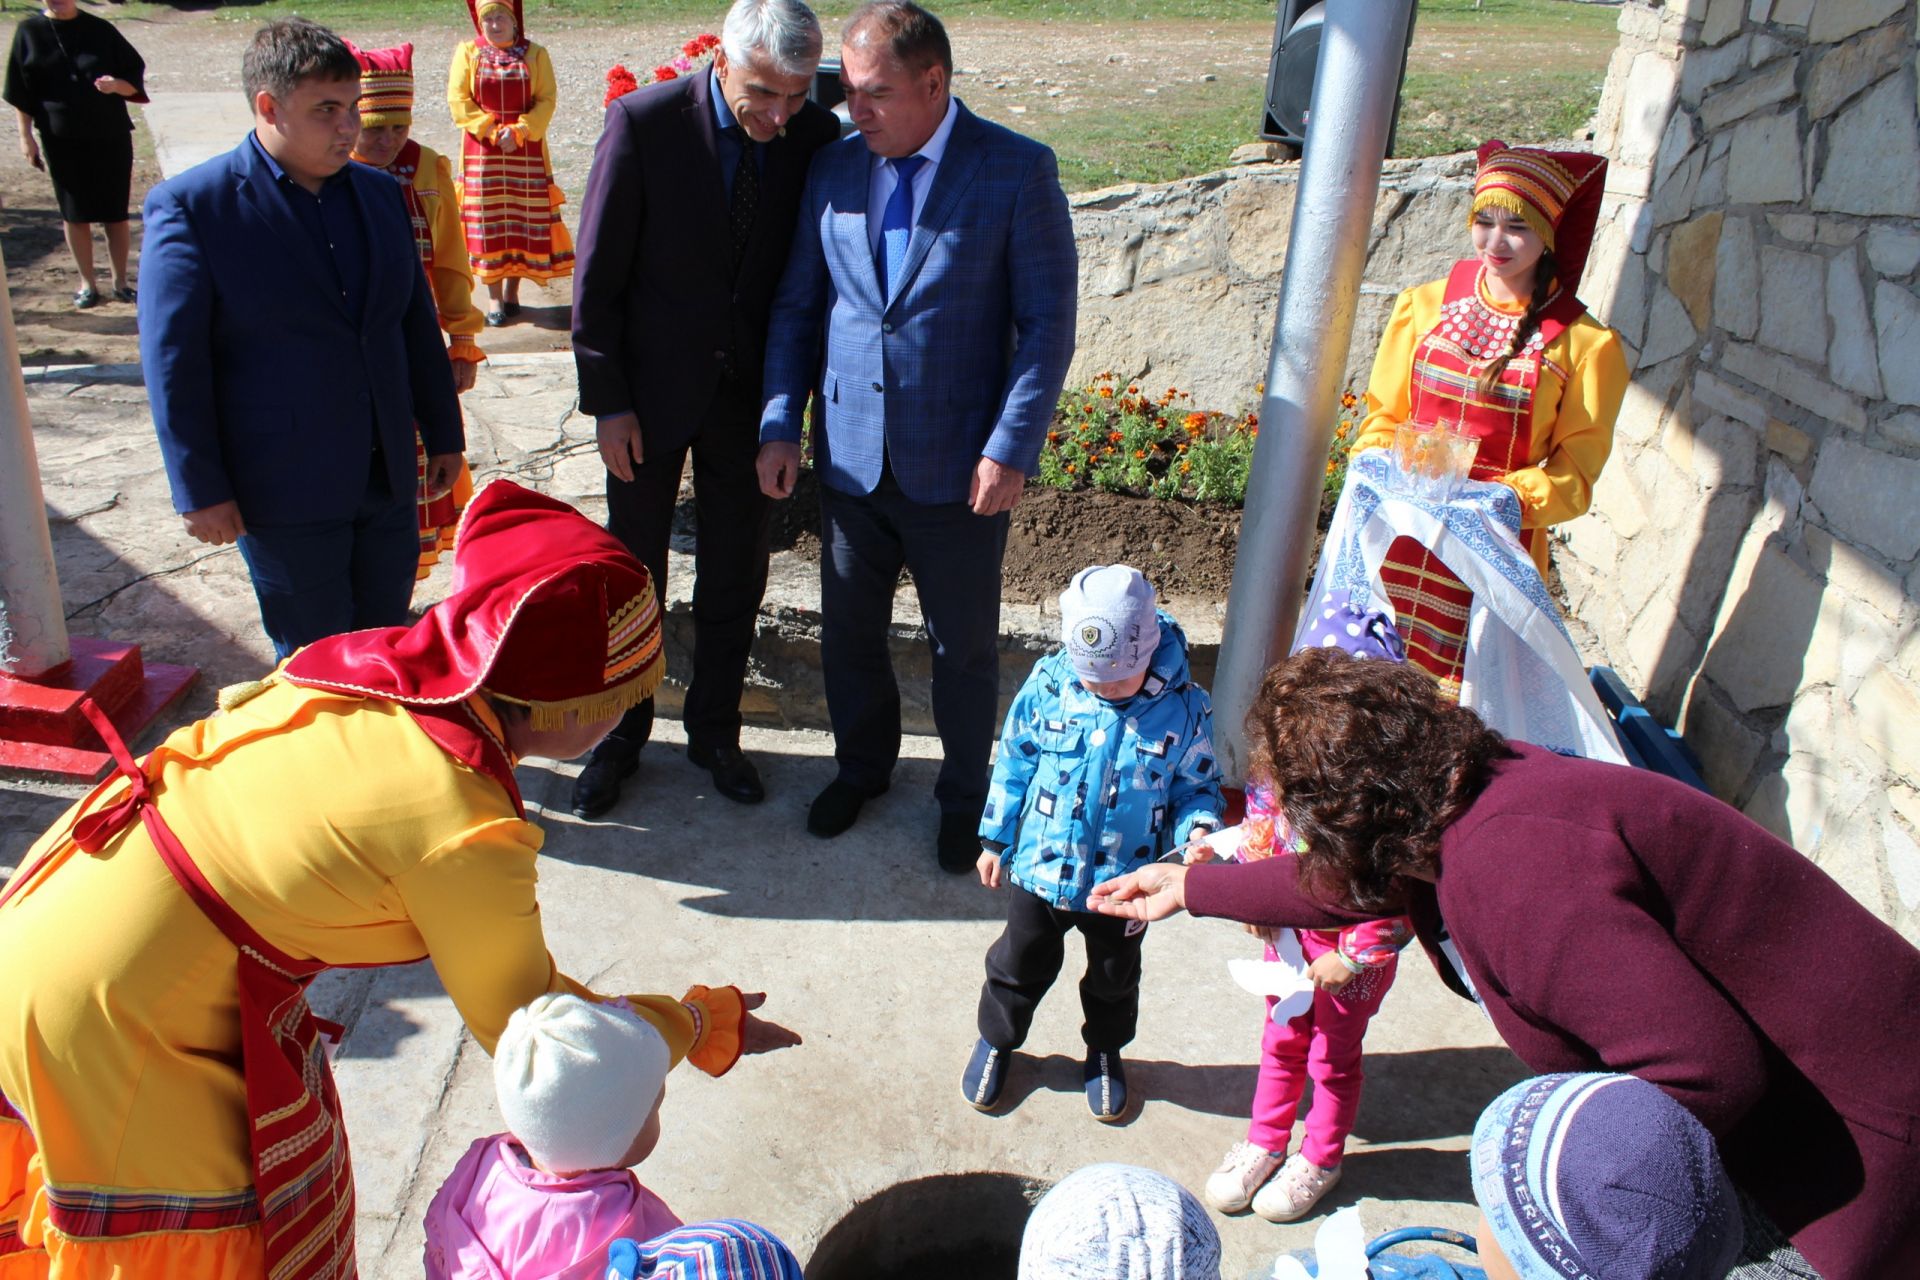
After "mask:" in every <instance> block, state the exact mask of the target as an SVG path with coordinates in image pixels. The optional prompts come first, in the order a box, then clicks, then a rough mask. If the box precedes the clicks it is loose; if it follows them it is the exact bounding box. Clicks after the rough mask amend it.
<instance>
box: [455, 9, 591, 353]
mask: <svg viewBox="0 0 1920 1280" xmlns="http://www.w3.org/2000/svg"><path fill="white" fill-rule="evenodd" d="M467 12H468V13H469V14H471V15H472V17H473V29H474V33H475V35H476V37H477V38H476V39H473V40H468V41H466V42H465V43H463V44H462V45H461V46H460V47H459V48H458V49H455V50H454V51H453V64H452V66H451V67H449V68H448V71H447V105H448V107H450V108H451V109H452V111H453V122H454V123H455V124H456V125H458V126H460V130H461V132H462V133H463V134H464V135H465V136H464V137H462V138H461V140H460V159H461V166H460V173H461V178H460V183H461V200H460V217H461V220H462V221H463V222H464V223H465V224H466V228H467V256H468V257H469V258H471V259H472V261H473V273H474V275H476V276H478V277H479V278H480V280H481V281H482V282H483V283H484V284H485V285H486V286H487V298H488V301H489V303H490V304H491V305H490V306H489V308H488V310H487V323H488V324H490V325H501V324H505V323H506V322H507V320H508V319H509V318H510V317H512V316H514V315H517V314H518V313H519V311H520V282H521V281H522V280H537V281H539V282H540V283H542V284H545V283H546V282H547V281H549V280H556V279H559V278H560V277H562V276H570V275H572V274H573V240H572V238H571V237H570V236H568V235H567V228H566V226H565V225H564V224H563V223H561V221H560V206H561V204H562V203H563V202H564V201H565V197H564V196H563V195H562V194H561V192H560V188H559V186H558V185H557V184H555V182H554V180H553V164H552V162H551V161H550V160H549V158H548V156H547V144H546V137H547V125H548V124H549V123H551V122H552V120H553V108H554V103H555V100H556V98H557V96H558V92H559V91H558V88H557V84H556V82H555V80H554V77H553V60H552V59H551V58H549V57H548V56H547V51H546V50H545V49H543V48H541V47H540V46H539V45H537V44H534V43H533V42H532V41H530V40H528V39H527V24H526V19H525V17H524V16H523V15H522V12H521V5H520V0H467Z"/></svg>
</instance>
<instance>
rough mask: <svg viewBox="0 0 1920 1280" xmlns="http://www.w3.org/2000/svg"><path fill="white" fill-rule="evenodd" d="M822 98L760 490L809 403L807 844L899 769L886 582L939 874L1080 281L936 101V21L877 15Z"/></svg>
mask: <svg viewBox="0 0 1920 1280" xmlns="http://www.w3.org/2000/svg"><path fill="white" fill-rule="evenodd" d="M840 59H841V80H842V82H843V84H844V86H845V88H846V91H847V106H848V109H849V110H850V112H851V113H852V116H853V122H854V124H855V125H856V126H857V127H858V129H859V136H858V137H854V138H849V139H847V140H845V141H843V142H841V143H839V144H837V145H834V146H830V147H827V148H825V149H824V150H822V151H821V152H820V154H819V155H818V156H816V157H815V158H814V162H813V170H812V172H811V174H810V175H809V176H808V180H807V190H806V195H805V197H804V198H803V200H802V202H801V209H800V225H799V228H798V230H797V232H796V234H795V238H794V244H793V251H792V254H791V255H790V257H789V259H788V262H787V271H786V276H785V277H784V278H783V279H782V281H781V284H780V292H779V293H778V294H777V295H776V297H775V299H774V309H773V326H772V330H771V334H772V336H771V339H770V341H769V344H768V349H767V366H766V394H767V407H766V411H765V412H764V413H763V414H762V416H761V422H760V456H759V461H758V467H759V473H760V484H761V487H762V489H764V490H765V491H766V492H767V493H768V494H769V495H770V496H773V497H776V498H783V497H786V496H787V495H788V494H790V493H791V492H792V491H793V482H794V477H795V475H796V473H797V472H798V469H799V465H800V424H801V413H802V410H803V409H804V408H805V406H806V402H807V396H808V393H809V392H810V391H814V392H817V396H816V399H815V402H814V403H815V406H816V412H815V416H814V421H813V432H814V435H813V441H814V466H815V467H816V469H817V470H818V471H819V473H820V479H821V496H820V505H821V541H822V543H823V546H822V554H821V566H820V578H821V614H822V626H823V636H822V662H823V668H824V671H823V674H824V676H825V680H826V687H827V710H828V713H829V715H830V717H831V718H832V721H833V735H834V756H835V760H836V762H837V764H838V774H837V776H836V777H835V778H834V780H833V782H832V783H830V784H829V785H828V786H827V788H826V789H825V790H824V791H822V792H821V793H820V795H819V796H818V797H816V798H815V800H814V802H813V807H812V808H811V809H810V810H809V811H808V814H807V828H808V830H810V831H812V832H813V833H814V834H816V835H821V836H833V835H838V834H839V833H840V832H842V831H844V830H846V829H847V827H849V826H851V825H852V824H853V822H854V820H855V819H856V818H857V817H858V816H859V813H860V809H861V806H862V804H863V803H864V802H865V801H866V800H867V799H869V798H871V797H873V796H876V795H878V794H880V793H881V792H882V791H885V790H886V789H887V787H888V785H889V783H890V781H891V779H892V774H893V767H894V764H895V762H896V761H897V760H898V758H899V754H900V693H899V686H898V685H897V684H896V683H895V679H894V673H893V666H892V662H891V660H890V658H889V656H888V653H887V625H888V623H889V621H890V619H891V617H892V611H893V591H894V586H895V583H896V582H897V580H898V578H899V574H900V570H901V568H902V567H903V566H904V567H905V568H907V569H908V570H909V571H910V572H911V573H912V575H913V581H914V586H915V588H916V590H917V591H918V592H919V596H920V608H921V613H922V615H923V616H924V618H925V620H926V627H927V639H928V642H929V643H930V645H931V647H932V651H933V715H934V723H935V726H936V727H937V728H938V730H939V732H940V743H941V747H942V749H943V753H944V757H945V758H944V761H943V762H942V764H941V768H940V777H939V780H938V782H937V783H936V784H935V786H934V796H935V799H936V800H937V801H938V802H939V806H940V829H939V837H938V844H937V848H938V853H939V861H940V865H941V866H942V867H943V868H945V869H946V870H948V871H951V872H956V873H957V872H963V871H969V870H971V869H972V868H973V865H974V862H975V860H976V859H977V858H978V856H979V852H980V845H979V839H978V831H979V825H980V811H981V809H982V807H983V805H984V803H985V800H986V792H987V765H988V758H989V756H990V754H991V752H992V748H993V739H994V731H995V729H996V728H997V724H996V721H997V717H998V699H999V693H1000V654H999V633H1000V562H1001V556H1002V553H1003V552H1004V551H1005V549H1006V539H1007V523H1008V516H1007V513H1008V512H1009V511H1011V510H1012V509H1013V506H1014V504H1015V503H1017V502H1019V500H1020V493H1021V489H1022V488H1023V487H1024V485H1025V484H1026V477H1027V475H1028V474H1029V473H1030V472H1031V471H1032V470H1033V468H1034V465H1035V463H1036V461H1037V460H1038V458H1039V453H1040V446H1041V443H1042V442H1043V441H1044V439H1045V437H1046V431H1047V426H1048V424H1049V423H1050V422H1051V421H1052V418H1053V411H1054V406H1055V403H1056V402H1057V401H1058V399H1059V396H1060V387H1061V384H1062V383H1063V382H1064V381H1065V380H1066V375H1067V366H1068V364H1069V363H1071V361H1072V358H1073V338H1074V313H1075V295H1076V290H1077V286H1078V263H1077V258H1076V254H1075V249H1074V241H1073V223H1072V219H1071V218H1070V216H1069V215H1068V212H1067V201H1066V196H1065V195H1064V194H1063V193H1062V192H1061V190H1060V177H1059V169H1058V167H1057V165H1056V164H1055V163H1054V158H1053V153H1052V152H1051V151H1049V150H1048V149H1047V148H1046V147H1044V146H1042V145H1040V144H1039V143H1037V142H1035V141H1033V140H1032V139H1030V138H1024V137H1021V136H1020V135H1019V134H1016V133H1013V132H1011V131H1010V130H1007V129H1004V128H1001V127H1000V126H999V125H995V124H990V123H988V122H986V121H984V120H981V119H980V118H979V117H977V116H975V115H974V114H973V113H972V112H971V111H968V110H967V108H966V107H965V106H964V105H962V104H961V103H960V101H959V100H958V99H956V98H954V97H952V96H951V94H950V92H949V86H950V81H951V78H952V75H953V55H952V50H951V48H950V46H949V45H948V42H947V34H946V31H945V30H944V29H943V28H942V27H941V25H940V21H939V19H937V18H935V17H934V16H933V15H932V14H931V13H928V12H927V11H926V10H925V9H922V8H921V7H920V6H918V5H916V4H912V3H910V2H909V0H874V2H873V3H870V4H867V5H866V6H864V7H863V8H861V9H860V10H858V11H857V12H856V13H855V14H854V15H853V17H852V18H851V19H849V20H848V23H847V28H846V32H845V35H844V36H843V37H842V40H841V49H840Z"/></svg>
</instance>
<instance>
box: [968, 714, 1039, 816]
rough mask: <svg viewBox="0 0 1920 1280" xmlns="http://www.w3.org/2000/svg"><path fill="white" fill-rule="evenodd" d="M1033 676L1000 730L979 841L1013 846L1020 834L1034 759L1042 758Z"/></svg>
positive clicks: (982, 814) (982, 812) (1031, 779)
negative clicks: (1035, 726)
mask: <svg viewBox="0 0 1920 1280" xmlns="http://www.w3.org/2000/svg"><path fill="white" fill-rule="evenodd" d="M1033 700H1034V692H1033V680H1032V678H1031V677H1029V678H1028V680H1027V682H1026V683H1025V684H1023V685H1021V686H1020V692H1019V693H1016V694H1015V695H1014V696H1013V705H1012V706H1010V707H1008V708H1007V723H1006V726H1005V727H1004V728H1003V729H1001V731H1000V754H999V758H998V759H996V760H995V761H994V762H993V778H992V780H991V781H990V782H988V784H987V804H986V808H985V809H983V810H982V811H981V814H980V843H981V844H983V845H984V844H995V845H999V846H1001V847H1002V848H1007V847H1010V846H1011V845H1012V844H1013V842H1014V838H1015V837H1016V836H1018V835H1019V834H1020V814H1021V811H1022V810H1024V809H1025V807H1026V802H1027V787H1028V785H1029V784H1030V783H1032V781H1033V771H1034V766H1035V762H1036V761H1038V760H1039V758H1040V752H1039V751H1038V750H1037V749H1036V747H1035V744H1034V740H1033Z"/></svg>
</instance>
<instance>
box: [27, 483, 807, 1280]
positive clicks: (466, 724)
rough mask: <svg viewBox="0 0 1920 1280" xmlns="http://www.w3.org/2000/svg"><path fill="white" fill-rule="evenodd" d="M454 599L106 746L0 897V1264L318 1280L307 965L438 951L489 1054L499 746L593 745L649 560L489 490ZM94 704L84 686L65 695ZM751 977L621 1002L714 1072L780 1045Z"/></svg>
mask: <svg viewBox="0 0 1920 1280" xmlns="http://www.w3.org/2000/svg"><path fill="white" fill-rule="evenodd" d="M453 568H454V583H453V588H454V589H453V594H452V595H450V596H449V597H448V598H447V599H445V600H444V601H442V602H441V603H440V604H437V605H435V606H434V607H433V608H432V609H429V610H428V611H427V613H426V615H425V616H424V617H422V618H421V619H420V620H419V621H418V622H417V623H415V624H414V625H413V626H411V627H388V628H377V629H374V630H370V631H356V632H351V633H349V634H346V635H337V636H330V637H328V638H327V639H325V640H321V641H318V642H316V643H314V644H312V645H309V646H307V647H306V648H304V649H302V650H301V651H300V652H299V653H297V654H295V655H294V656H293V657H292V658H291V659H289V660H288V661H287V662H286V663H285V664H284V665H282V666H281V667H280V668H278V669H277V670H275V671H274V672H273V673H272V674H271V675H269V676H268V677H267V678H266V679H265V680H262V681H257V682H254V683H253V684H251V685H246V686H239V687H237V688H235V689H229V690H225V691H223V692H222V694H221V706H222V710H221V712H220V713H219V714H217V715H214V716H212V717H210V718H208V719H206V720H202V721H199V722H198V723H196V724H191V725H188V726H186V727H185V728H183V729H180V730H178V731H177V732H175V733H174V734H172V735H171V736H170V737H169V738H167V740H166V741H165V742H163V743H162V744H161V745H160V746H159V747H157V748H156V749H155V750H154V751H153V753H152V754H151V755H149V756H148V757H147V758H146V759H145V760H143V761H140V762H137V763H136V762H135V761H134V760H133V759H132V758H131V757H130V756H128V755H127V754H126V752H125V748H124V746H123V745H122V744H121V743H120V740H119V738H118V735H116V734H113V732H112V725H111V723H110V722H108V721H106V720H105V718H104V717H101V718H98V719H96V720H95V721H94V723H95V724H96V725H97V726H103V728H102V733H103V736H105V738H106V740H107V742H108V744H109V746H110V747H111V748H112V749H113V750H114V752H115V755H116V757H117V758H118V760H119V763H120V768H119V771H118V772H117V773H116V774H115V776H114V777H112V778H110V779H108V780H107V781H106V782H104V783H102V784H101V785H100V786H99V787H98V788H96V789H95V791H94V792H93V794H91V795H89V796H88V797H87V798H86V799H84V800H82V801H81V802H80V803H79V804H77V805H75V806H74V808H73V809H72V810H70V811H69V812H68V813H67V814H66V815H65V816H63V817H62V818H61V819H60V821H59V822H58V823H56V824H55V825H54V827H53V829H52V830H50V831H48V832H47V833H46V834H45V835H44V836H42V837H41V838H40V839H39V840H38V841H37V842H36V843H35V844H34V845H33V847H32V848H30V849H29V850H28V851H27V853H26V855H25V857H24V858H23V859H22V862H21V867H20V870H19V871H18V872H16V873H15V875H14V876H13V878H12V879H11V881H10V882H8V884H7V885H6V887H5V888H4V890H0V973H6V974H9V975H11V976H12V978H13V980H12V981H8V982H5V983H0V1276H4V1277H6V1280H22V1278H24V1277H35V1278H36V1280H38V1278H41V1277H50V1278H51V1280H110V1278H112V1277H126V1276H136V1277H142V1278H143V1280H144V1278H146V1277H153V1278H155V1280H159V1278H160V1277H167V1278H170V1280H171V1278H173V1277H179V1278H180V1280H186V1278H187V1277H191V1278H192V1280H263V1278H268V1277H270V1278H271V1280H340V1278H341V1277H344V1276H350V1275H352V1274H353V1268H354V1257H353V1241H354V1214H353V1174H352V1169H351V1168H350V1166H349V1164H348V1160H347V1142H346V1135H345V1132H344V1130H343V1129H342V1126H341V1117H340V1107H339V1100H338V1098H337V1096H336V1095H335V1092H334V1088H333V1079H332V1075H331V1072H330V1071H329V1068H328V1065H327V1056H326V1054H325V1053H324V1051H323V1049H322V1046H321V1043H320V1038H319V1037H320V1031H321V1028H320V1026H319V1024H318V1023H316V1021H315V1019H314V1018H313V1016H312V1014H311V1012H310V1011H309V1010H308V1008H307V1004H306V999H305V988H306V984H307V982H308V980H309V979H310V978H311V977H312V976H313V975H315V974H316V973H319V972H320V971H321V970H323V969H328V968H334V967H369V966H374V965H386V964H406V963H410V962H413V961H418V960H428V959H430V960H432V961H433V966H434V969H435V971H436V972H437V973H438V975H439V977H440V981H441V982H442V983H443V984H444V985H445V987H446V990H447V994H448V995H449V996H450V997H451V998H452V1000H453V1003H454V1005H455V1007H456V1008H458V1009H459V1011H460V1015H461V1017H462V1018H464V1019H465V1020H466V1024H467V1028H468V1030H470V1031H471V1032H472V1033H473V1036H474V1038H475V1039H476V1040H477V1041H478V1042H479V1043H480V1045H481V1047H482V1048H483V1049H486V1050H487V1051H489V1052H491V1051H492V1049H493V1045H494V1041H495V1040H496V1039H497V1038H498V1036H499V1035H500V1033H501V1031H502V1030H503V1029H504V1028H505V1026H506V1023H507V1019H508V1017H509V1016H510V1015H511V1014H512V1013H513V1011H514V1010H515V1009H518V1008H520V1007H521V1006H523V1005H525V1004H526V1003H527V1002H528V1001H530V1000H532V999H533V998H534V997H536V996H538V995H540V994H542V993H544V992H549V991H564V992H571V993H573V994H575V995H579V996H582V997H584V998H587V999H592V1000H598V999H602V998H604V997H601V996H597V995H595V994H594V993H592V992H590V991H588V990H586V989H585V988H584V987H582V986H581V985H580V984H579V983H578V982H575V981H574V980H573V979H572V978H569V977H567V976H566V975H565V974H564V973H562V972H561V971H560V968H559V966H558V965H556V964H555V962H554V959H553V956H552V954H551V953H550V952H549V951H548V949H547V942H546V938H545V936H544V934H543V932H542V929H541V922H540V911H539V906H538V903H537V901H536V899H535V893H534V882H535V867H534V863H535V855H536V854H537V853H538V851H539V849H540V845H541V839H542V836H541V831H540V829H539V828H538V827H536V826H534V825H533V823H531V822H529V821H528V820H527V817H526V811H525V809H524V807H523V805H522V803H521V799H520V793H519V790H518V788H517V787H516V785H515V783H514V773H513V770H514V765H515V763H516V762H517V761H518V759H519V758H520V757H522V756H526V755H540V756H545V757H549V758H554V759H565V758H568V757H571V756H575V755H579V754H581V753H582V752H584V751H586V750H588V749H589V748H591V747H592V745H593V744H594V742H596V741H597V740H598V739H599V738H600V737H601V736H603V735H604V734H605V733H606V732H607V731H608V730H609V729H611V728H612V727H613V725H614V723H615V722H616V721H617V720H618V719H619V717H620V715H621V714H622V713H623V712H624V711H625V710H626V709H627V708H629V707H631V706H633V705H635V704H636V703H637V702H639V701H640V700H642V699H644V698H646V697H647V696H649V695H650V694H651V693H652V692H653V690H654V688H655V686H656V685H657V684H658V683H659V680H660V675H661V672H662V670H663V668H664V663H663V662H662V658H661V646H660V611H659V607H658V605H657V603H656V602H655V599H654V594H653V586H652V583H651V582H650V581H649V580H648V578H647V572H646V570H645V568H643V567H642V566H641V564H640V563H639V562H638V561H637V560H635V559H634V558H633V557H632V556H631V555H629V554H628V553H627V552H626V550H625V549H624V548H622V547H621V546H620V544H619V543H618V542H616V541H615V540H614V539H613V538H612V537H611V536H610V535H608V534H607V533H606V532H605V531H604V530H602V529H600V528H599V527H598V526H596V525H595V524H593V523H592V522H591V521H589V520H587V519H586V518H585V517H584V516H582V515H580V514H579V513H578V512H576V511H574V510H573V509H572V508H571V507H568V506H566V505H565V504H564V503H561V502H557V501H555V500H553V499H551V498H544V497H541V496H539V495H537V494H533V493H530V492H528V491H527V490H524V489H521V488H519V487H518V486H516V485H513V484H510V483H507V482H505V481H496V482H495V483H494V484H492V485H489V486H488V487H487V488H485V489H484V490H482V491H481V492H480V493H479V494H478V495H477V496H476V497H475V498H474V500H473V502H472V504H471V505H470V506H469V507H468V509H467V512H466V515H465V517H464V518H463V519H462V521H461V526H460V532H459V536H458V538H457V540H456V542H455V546H454V552H453ZM87 705H88V706H91V704H87ZM759 999H760V998H759V997H757V996H751V995H748V996H743V995H742V994H741V993H740V992H739V991H738V990H737V989H735V988H733V987H721V988H718V989H709V988H707V987H694V988H693V989H691V990H690V991H689V992H688V993H687V994H686V995H685V996H683V997H681V998H679V999H674V998H672V997H670V996H629V997H627V1000H628V1002H629V1004H630V1005H631V1006H632V1007H633V1008H634V1009H635V1011H636V1012H638V1013H639V1014H640V1016H641V1017H643V1018H645V1019H647V1020H648V1021H649V1022H651V1023H653V1024H654V1025H655V1026H656V1027H658V1028H659V1029H660V1032H661V1034H662V1035H663V1036H664V1037H665V1038H666V1041H667V1044H668V1046H669V1047H670V1048H671V1050H672V1052H673V1056H674V1057H675V1059H676V1060H677V1059H679V1058H683V1057H684V1058H687V1059H688V1060H690V1061H691V1062H693V1063H694V1065H695V1066H698V1067H700V1068H701V1069H702V1070H704V1071H708V1072H710V1073H712V1074H715V1075H719V1074H721V1073H723V1072H725V1071H726V1070H727V1069H728V1068H730V1067H731V1066H732V1065H733V1063H734V1061H735V1060H736V1059H737V1058H738V1057H739V1056H740V1055H741V1054H742V1053H755V1052H761V1051H764V1050H766V1049H770V1048H777V1047H780V1046H781V1045H784V1044H793V1043H797V1037H794V1036H793V1034H792V1033H791V1032H788V1031H786V1030H784V1029H783V1028H780V1027H777V1026H775V1025H774V1024H771V1023H766V1022H762V1021H760V1020H759V1019H757V1018H755V1017H754V1016H753V1015H752V1014H751V1013H750V1012H748V1011H749V1010H750V1009H751V1008H753V1007H755V1006H757V1005H758V1003H759Z"/></svg>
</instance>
